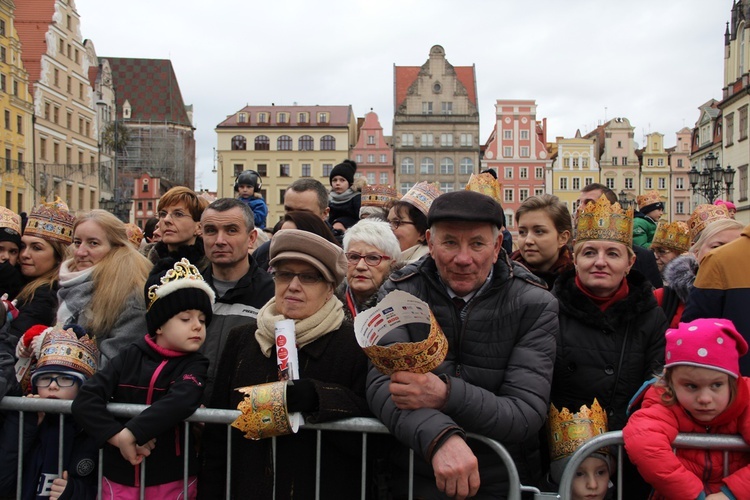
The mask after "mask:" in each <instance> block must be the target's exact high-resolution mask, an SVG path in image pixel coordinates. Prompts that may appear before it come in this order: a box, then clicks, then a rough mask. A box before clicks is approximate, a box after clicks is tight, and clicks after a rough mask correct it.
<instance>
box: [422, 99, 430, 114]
mask: <svg viewBox="0 0 750 500" xmlns="http://www.w3.org/2000/svg"><path fill="white" fill-rule="evenodd" d="M422 114H423V115H431V114H432V102H427V101H422Z"/></svg>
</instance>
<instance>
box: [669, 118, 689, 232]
mask: <svg viewBox="0 0 750 500" xmlns="http://www.w3.org/2000/svg"><path fill="white" fill-rule="evenodd" d="M690 136H691V130H690V129H689V128H687V127H683V128H682V129H681V130H679V131H677V134H676V138H677V142H676V144H675V145H674V146H673V147H671V148H668V149H667V150H666V151H667V153H668V154H669V182H668V185H669V209H668V210H667V212H668V213H669V214H670V216H671V217H670V220H671V221H682V222H686V221H687V220H688V218H689V217H690V213H691V212H692V210H691V205H690V192H691V191H690V179H689V178H688V172H689V171H690Z"/></svg>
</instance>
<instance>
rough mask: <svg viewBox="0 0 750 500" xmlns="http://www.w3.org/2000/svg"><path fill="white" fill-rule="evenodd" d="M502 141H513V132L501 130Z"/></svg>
mask: <svg viewBox="0 0 750 500" xmlns="http://www.w3.org/2000/svg"><path fill="white" fill-rule="evenodd" d="M503 139H506V140H510V139H513V131H512V130H503Z"/></svg>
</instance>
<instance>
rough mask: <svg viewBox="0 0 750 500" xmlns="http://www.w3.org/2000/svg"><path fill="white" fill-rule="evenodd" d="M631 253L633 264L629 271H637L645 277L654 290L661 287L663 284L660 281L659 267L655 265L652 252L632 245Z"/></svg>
mask: <svg viewBox="0 0 750 500" xmlns="http://www.w3.org/2000/svg"><path fill="white" fill-rule="evenodd" d="M633 253H634V254H635V264H633V267H632V268H631V270H632V271H638V272H639V273H641V274H642V275H643V276H645V277H646V279H647V280H649V281H650V282H651V285H653V287H654V288H661V287H663V286H664V283H663V282H662V279H661V272H660V271H659V266H657V265H656V257H654V252H652V251H651V250H649V249H647V248H643V247H639V246H638V245H633Z"/></svg>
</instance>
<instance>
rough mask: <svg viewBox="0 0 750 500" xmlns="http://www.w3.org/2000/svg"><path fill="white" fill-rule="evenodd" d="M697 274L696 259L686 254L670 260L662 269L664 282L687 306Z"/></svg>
mask: <svg viewBox="0 0 750 500" xmlns="http://www.w3.org/2000/svg"><path fill="white" fill-rule="evenodd" d="M697 274H698V259H696V258H695V256H694V255H693V254H690V253H686V254H685V255H680V256H679V257H676V258H674V259H672V261H671V262H669V263H668V264H667V265H666V266H665V267H664V282H665V283H666V284H667V286H669V288H671V289H672V290H674V291H675V293H677V296H678V297H679V298H680V300H681V301H682V303H683V304H687V299H688V296H689V295H690V292H691V291H692V289H693V283H694V282H695V276H696V275H697Z"/></svg>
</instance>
